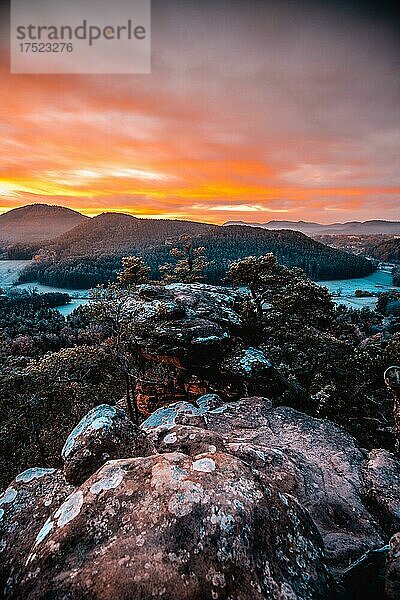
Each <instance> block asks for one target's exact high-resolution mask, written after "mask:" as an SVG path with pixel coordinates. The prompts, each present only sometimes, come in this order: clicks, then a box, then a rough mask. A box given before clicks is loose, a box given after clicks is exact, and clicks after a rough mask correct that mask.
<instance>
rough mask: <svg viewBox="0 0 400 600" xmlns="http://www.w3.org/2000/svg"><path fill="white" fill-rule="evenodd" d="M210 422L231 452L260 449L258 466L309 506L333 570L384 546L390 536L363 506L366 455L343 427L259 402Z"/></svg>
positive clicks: (242, 404)
mask: <svg viewBox="0 0 400 600" xmlns="http://www.w3.org/2000/svg"><path fill="white" fill-rule="evenodd" d="M223 409H224V407H223V408H222V409H221V411H222V410H223ZM207 421H208V429H209V430H210V431H216V432H217V433H219V434H220V435H222V437H224V438H225V439H229V440H230V442H231V445H230V446H229V449H230V451H231V452H235V453H237V454H238V455H243V453H245V455H246V456H247V457H249V450H250V451H251V449H252V447H254V448H253V450H254V451H253V452H252V454H253V456H254V452H255V453H258V462H257V465H258V466H257V468H259V469H260V470H261V471H262V472H264V473H265V475H266V476H267V478H268V479H269V480H273V481H275V482H276V483H277V484H279V485H280V486H283V488H282V489H284V490H285V491H287V492H289V493H291V494H293V495H294V496H295V497H296V498H297V500H298V501H299V502H300V504H301V505H302V506H304V507H305V508H307V510H308V511H309V513H310V515H311V517H312V518H313V520H314V522H315V524H316V525H317V527H318V529H319V531H320V533H321V534H322V537H323V538H324V542H325V547H326V556H327V561H328V564H329V565H330V566H331V567H333V568H334V569H336V570H341V569H343V568H345V567H346V566H348V564H350V563H351V562H353V561H354V560H356V559H357V558H358V557H359V556H361V555H362V554H363V553H364V552H366V551H367V550H369V549H371V548H375V547H380V546H382V545H383V544H384V533H383V531H382V529H381V527H380V525H379V524H378V522H377V520H376V519H375V518H374V517H373V516H372V515H371V513H370V512H369V510H368V508H367V507H366V506H365V504H364V502H363V497H364V481H363V477H362V465H363V461H364V457H363V455H362V453H361V452H360V450H359V449H358V448H357V447H356V445H355V441H354V439H353V438H352V437H351V436H350V435H349V434H347V433H346V432H345V431H344V430H342V429H341V428H340V427H337V426H336V425H334V424H333V423H331V422H330V421H326V420H321V419H315V418H313V417H310V416H308V415H305V414H304V413H300V412H298V411H296V410H293V409H291V408H287V407H280V408H275V409H274V408H271V406H270V405H269V404H267V403H264V402H262V401H261V400H260V401H258V402H255V400H254V399H243V400H241V401H239V402H237V403H233V402H232V403H230V404H227V405H225V410H223V412H221V413H220V414H212V413H209V414H208V415H207ZM263 450H266V454H265V455H263ZM248 460H249V459H248ZM260 460H261V461H264V462H265V466H264V469H263V468H262V467H261V465H260V463H259V461H260Z"/></svg>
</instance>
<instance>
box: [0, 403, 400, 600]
mask: <svg viewBox="0 0 400 600" xmlns="http://www.w3.org/2000/svg"><path fill="white" fill-rule="evenodd" d="M96 418H100V419H105V420H106V419H108V418H109V419H110V421H111V422H110V423H108V424H107V427H105V429H104V432H103V433H102V435H101V436H100V438H97V437H96V435H97V434H96V431H100V430H101V429H102V427H99V429H96V427H93V423H95V422H96ZM125 418H126V417H125V415H123V414H122V415H121V414H119V412H118V411H116V409H112V407H106V406H102V407H99V408H98V411H97V412H96V411H91V413H89V415H87V417H86V418H85V419H83V421H82V422H81V424H80V425H79V426H78V427H77V428H76V430H75V433H74V435H72V436H70V438H71V439H69V443H67V444H66V446H67V449H68V448H69V449H70V452H72V451H73V450H74V448H75V446H76V448H75V450H76V452H77V454H76V460H77V461H78V457H79V456H81V457H82V460H83V464H84V465H86V466H85V469H86V472H88V471H90V474H89V475H88V476H87V477H86V478H85V480H84V481H81V482H80V483H79V484H78V487H75V488H73V489H72V488H71V486H68V485H67V484H66V483H65V480H64V478H63V475H62V473H60V472H54V471H52V470H50V471H48V470H43V471H39V473H40V474H42V477H40V478H39V477H37V476H36V481H37V483H36V484H35V485H36V486H38V487H37V490H36V487H35V491H34V493H32V494H31V496H29V495H27V494H26V492H24V494H25V496H23V497H24V498H26V500H24V502H23V503H22V504H21V506H23V507H25V506H26V508H22V509H21V510H20V512H19V513H17V512H15V510H17V509H16V508H13V503H14V502H15V498H16V494H17V493H20V489H22V488H18V487H17V486H18V485H22V484H21V483H20V482H18V480H20V479H21V478H22V479H25V480H26V479H29V481H27V482H25V483H24V486H27V485H28V484H32V481H34V479H32V480H31V475H26V474H22V475H21V476H19V477H17V479H16V481H15V482H13V484H11V486H10V487H9V488H8V490H7V491H6V493H5V495H4V496H3V498H2V499H1V500H0V504H1V505H2V508H3V507H6V509H5V510H4V514H3V519H5V521H4V522H5V523H6V527H5V529H4V534H3V538H2V542H1V548H2V549H3V548H10V547H11V546H12V545H13V546H14V548H13V552H11V553H10V554H9V558H8V562H7V566H6V571H5V576H4V578H3V580H6V579H7V580H8V583H7V585H6V586H5V590H6V593H5V595H6V598H14V599H17V598H18V599H19V598H27V599H28V600H30V599H35V598H44V597H48V598H57V599H58V598H60V599H64V598H65V599H69V598H71V599H72V598H73V599H74V600H75V599H78V600H79V599H86V598H97V599H98V600H109V599H110V600H111V598H135V599H136V598H138V599H140V598H143V599H146V600H147V599H148V598H152V597H160V598H165V600H170V599H171V600H172V599H177V600H193V599H196V598H198V599H199V600H200V599H202V600H203V599H205V600H207V599H210V600H211V599H214V598H217V599H221V600H223V599H225V600H228V599H229V600H254V599H255V600H257V599H259V600H266V599H270V598H271V599H272V600H275V599H276V600H288V599H289V598H290V599H292V598H293V599H294V598H296V599H298V600H313V599H315V600H324V599H327V598H336V597H338V596H336V595H335V594H336V593H339V589H340V590H341V592H340V593H341V595H340V598H341V599H342V598H343V599H348V600H350V599H353V600H354V599H355V598H360V597H361V596H360V590H361V591H362V594H363V596H362V598H363V600H367V599H368V598H369V599H371V600H372V599H373V600H376V599H377V598H384V597H385V596H384V589H383V588H384V583H383V578H384V572H385V559H386V556H387V553H388V550H387V549H385V548H386V547H385V544H388V542H389V538H390V534H391V533H392V531H393V529H395V528H396V527H397V521H396V518H397V516H396V515H397V512H396V511H397V507H396V493H397V492H396V485H397V484H398V481H397V473H398V469H399V463H398V461H397V459H396V457H395V456H394V455H391V454H390V453H388V452H386V451H383V450H376V451H372V452H371V453H370V454H369V456H367V455H366V452H365V451H361V450H360V449H358V448H357V446H356V445H355V442H354V439H353V438H352V437H351V436H349V435H348V434H347V433H346V432H344V431H343V430H342V429H340V428H339V427H337V426H336V425H334V424H333V423H331V422H329V421H326V420H319V419H315V418H312V417H310V416H307V415H305V414H303V413H300V412H298V411H296V410H294V409H291V408H287V407H278V408H274V407H273V406H272V404H271V403H270V402H269V401H268V400H266V399H265V398H261V397H252V398H243V399H242V400H240V401H238V402H232V403H223V402H222V400H221V398H220V397H218V396H216V395H207V396H204V397H201V398H199V399H198V401H197V402H196V403H195V404H190V403H185V402H180V403H175V404H173V405H171V406H168V407H165V408H162V409H159V410H157V411H156V412H155V413H154V414H152V415H151V416H150V417H149V419H147V421H145V422H144V423H143V425H142V427H141V431H140V435H141V436H142V438H139V437H138V432H137V430H136V429H135V428H134V429H133V431H134V433H135V436H136V437H135V438H134V439H135V444H133V445H129V443H125V442H126V439H129V435H130V434H129V435H127V438H126V439H125V438H124V436H123V435H120V433H121V429H119V427H122V429H123V430H124V427H125V420H124V419H125ZM118 423H119V425H118ZM128 430H129V431H131V430H130V429H129V427H128ZM103 435H104V437H103ZM107 436H109V439H112V440H113V444H114V447H113V450H112V453H113V454H112V456H113V458H114V460H109V459H108V457H107V454H109V453H110V452H109V451H105V452H101V451H100V450H99V451H98V452H97V449H102V450H104V449H105V448H109V446H107V444H108V442H107V439H108V437H107ZM139 439H141V440H142V441H141V443H142V444H143V446H141V445H140V443H139V441H138V440H139ZM94 440H98V444H99V445H98V446H97V445H96V444H97V441H96V443H95V442H94ZM118 440H120V441H119V442H118ZM86 445H87V446H88V448H90V449H91V452H93V449H94V450H95V452H94V454H93V456H94V457H95V460H94V462H93V463H90V464H91V466H90V468H89V467H88V465H89V463H87V462H85V460H86V454H85V447H86ZM64 454H65V452H64ZM68 454H69V453H68ZM70 456H72V454H71V455H70ZM115 458H116V460H115ZM66 459H67V460H68V456H67V457H66ZM89 462H90V461H89ZM97 467H99V468H98V470H96V468H97ZM83 472H84V471H83V470H80V468H78V467H77V473H80V476H79V478H78V479H80V478H81V477H82V476H83ZM27 473H29V472H27ZM34 473H36V474H37V471H34ZM39 481H42V482H43V484H42V485H43V487H42V488H41V487H39V483H38V482H39ZM385 481H386V482H387V484H388V485H391V486H392V491H393V494H392V495H390V494H389V495H388V494H385V483H384V482H385ZM390 482H391V483H390ZM24 489H25V488H24ZM49 495H50V497H49ZM28 497H29V502H30V504H29V503H28V500H27V498H28ZM21 498H22V496H21ZM18 510H19V509H18ZM13 511H14V512H13ZM24 511H25V512H24ZM29 513H32V514H33V515H35V519H34V524H31V523H29V522H28V520H29ZM19 515H21V516H19ZM26 523H28V525H25V524H26ZM25 526H26V527H27V531H28V535H27V536H25V535H24V533H25V532H24V528H25ZM382 547H383V548H382ZM399 555H400V553H399V550H398V539H397V537H396V536H394V537H393V538H392V541H391V550H390V553H389V558H388V561H387V565H386V584H385V585H386V598H389V599H390V600H393V599H394V598H397V597H398V585H399V577H398V573H399V563H398V557H399ZM354 562H355V568H353V565H352V567H351V568H350V569H349V565H350V564H352V563H354ZM332 576H333V578H334V579H335V580H336V582H334V579H333V578H332ZM396 586H397V587H396ZM371 594H372V595H371ZM396 594H397V596H396Z"/></svg>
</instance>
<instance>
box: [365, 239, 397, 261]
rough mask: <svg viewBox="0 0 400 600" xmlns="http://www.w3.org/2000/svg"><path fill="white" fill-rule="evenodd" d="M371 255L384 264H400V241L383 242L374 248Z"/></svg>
mask: <svg viewBox="0 0 400 600" xmlns="http://www.w3.org/2000/svg"><path fill="white" fill-rule="evenodd" d="M370 254H371V256H373V257H374V258H377V259H378V260H381V261H383V262H400V239H398V238H397V239H393V240H383V241H382V242H380V243H379V244H377V245H376V246H375V247H374V248H372V250H371V251H370Z"/></svg>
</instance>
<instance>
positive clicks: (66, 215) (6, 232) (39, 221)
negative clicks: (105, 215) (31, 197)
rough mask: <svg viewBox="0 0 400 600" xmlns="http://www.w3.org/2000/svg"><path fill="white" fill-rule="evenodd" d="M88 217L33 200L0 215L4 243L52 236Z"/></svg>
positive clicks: (27, 241)
mask: <svg viewBox="0 0 400 600" xmlns="http://www.w3.org/2000/svg"><path fill="white" fill-rule="evenodd" d="M87 220H88V217H85V216H84V215H81V214H80V213H78V212H76V211H74V210H71V209H70V208H64V207H62V206H50V205H48V204H30V205H28V206H22V207H21V208H14V209H13V210H10V211H8V212H6V213H4V214H3V215H0V243H3V244H16V243H21V242H22V243H29V242H40V241H42V240H50V239H52V238H54V237H56V236H59V235H61V234H62V233H64V232H65V231H68V230H69V229H72V228H73V227H75V226H76V225H79V224H80V223H83V222H85V221H87Z"/></svg>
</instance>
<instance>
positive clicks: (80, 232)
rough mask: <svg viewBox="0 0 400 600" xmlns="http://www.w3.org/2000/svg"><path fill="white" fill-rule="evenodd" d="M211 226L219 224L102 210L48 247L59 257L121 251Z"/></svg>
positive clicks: (201, 231) (193, 232)
mask: <svg viewBox="0 0 400 600" xmlns="http://www.w3.org/2000/svg"><path fill="white" fill-rule="evenodd" d="M213 229H219V227H218V226H217V225H207V224H206V223H195V222H192V221H171V220H167V219H138V218H136V217H132V216H131V215H125V214H122V213H104V214H101V215H99V216H98V217H93V219H90V220H87V221H85V222H84V223H81V224H80V225H78V226H77V227H74V228H73V229H71V230H70V231H67V232H66V233H64V234H63V235H61V236H60V237H58V238H56V239H54V240H53V241H52V242H51V244H50V246H49V247H50V248H51V249H52V250H54V251H56V253H57V256H59V257H69V256H91V255H93V254H99V253H100V254H114V253H117V254H118V253H119V254H121V253H124V252H131V251H132V250H136V249H137V248H143V247H148V246H154V244H160V243H163V244H164V243H165V241H166V240H168V239H169V238H177V237H179V236H180V235H183V234H185V233H188V234H191V235H198V234H200V233H205V232H208V231H211V230H213Z"/></svg>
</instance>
